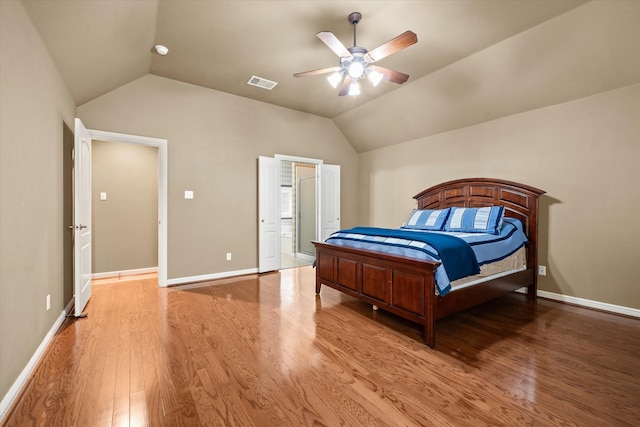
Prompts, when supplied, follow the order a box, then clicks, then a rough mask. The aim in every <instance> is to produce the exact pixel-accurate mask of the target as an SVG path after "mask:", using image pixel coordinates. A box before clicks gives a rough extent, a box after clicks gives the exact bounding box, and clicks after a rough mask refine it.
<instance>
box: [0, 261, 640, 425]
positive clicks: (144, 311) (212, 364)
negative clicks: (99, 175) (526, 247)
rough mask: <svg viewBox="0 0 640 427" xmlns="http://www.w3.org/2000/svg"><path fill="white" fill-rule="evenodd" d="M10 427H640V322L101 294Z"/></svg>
mask: <svg viewBox="0 0 640 427" xmlns="http://www.w3.org/2000/svg"><path fill="white" fill-rule="evenodd" d="M87 312H88V313H89V316H88V317H87V318H85V319H67V320H66V321H65V323H64V324H63V326H62V328H61V329H60V331H59V332H58V333H57V335H56V337H55V338H54V341H53V343H52V344H51V346H50V348H49V349H48V351H47V353H46V354H45V356H44V357H43V360H42V362H41V363H40V364H39V366H38V367H37V368H36V371H35V373H34V375H33V377H32V378H31V380H30V382H29V383H28V385H27V387H26V388H25V390H24V393H23V395H22V396H21V398H20V399H19V401H18V402H17V404H16V405H15V406H14V407H13V408H12V410H11V412H10V413H9V414H8V416H7V418H6V419H5V420H4V422H3V425H5V426H26V425H29V426H31V425H46V426H109V425H118V426H122V425H124V426H126V425H131V426H182V425H184V426H200V425H207V426H208V425H229V426H306V425H308V426H311V425H313V426H418V425H423V426H447V425H451V426H478V425H491V426H496V425H505V426H520V425H522V426H532V425H535V426H557V425H579V426H625V425H628V426H637V425H640V357H639V354H640V353H639V350H640V320H638V319H632V318H627V317H622V316H616V315H613V314H608V313H603V312H598V311H592V310H587V309H583V308H579V307H574V306H570V305H564V304H561V303H557V302H553V301H548V300H543V299H538V301H537V303H532V302H530V301H527V300H526V299H525V297H524V296H523V295H520V294H512V295H508V296H505V297H503V298H500V299H498V300H495V301H493V302H490V303H488V304H485V305H483V306H481V307H477V308H474V309H471V310H469V311H466V312H464V313H462V314H459V315H455V316H451V317H449V318H446V319H443V320H441V321H438V323H437V328H436V330H437V337H436V347H435V348H434V349H429V348H428V347H426V346H425V345H424V344H423V343H422V340H421V337H420V333H419V331H420V329H421V328H420V327H419V326H417V325H414V324H411V323H409V322H406V321H404V320H402V319H399V318H397V317H395V316H392V315H389V314H388V313H384V312H382V311H378V312H374V311H372V310H371V307H370V306H368V305H366V304H364V303H361V302H358V301H356V300H354V299H353V298H350V297H347V296H345V295H342V294H340V293H338V292H337V291H335V290H333V289H329V288H326V287H323V289H322V291H321V296H320V297H319V298H316V296H315V294H314V270H313V269H312V268H311V267H302V268H294V269H289V270H285V271H282V272H281V273H272V274H266V275H262V276H258V275H251V276H245V277H241V278H235V279H224V280H218V281H215V282H209V283H200V284H197V285H193V286H183V287H179V288H170V289H161V288H158V287H157V285H156V284H155V282H154V280H153V279H146V280H136V281H122V282H119V283H114V284H108V285H102V286H95V287H94V288H93V296H92V298H91V300H90V302H89V305H88V306H87Z"/></svg>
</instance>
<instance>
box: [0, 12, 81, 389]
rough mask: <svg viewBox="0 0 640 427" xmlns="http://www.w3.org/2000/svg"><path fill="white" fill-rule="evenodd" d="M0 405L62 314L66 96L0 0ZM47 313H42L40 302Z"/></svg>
mask: <svg viewBox="0 0 640 427" xmlns="http://www.w3.org/2000/svg"><path fill="white" fill-rule="evenodd" d="M0 94H1V96H0V218H1V221H0V399H2V398H3V397H4V396H5V394H6V393H7V391H8V390H9V388H10V387H11V385H12V384H13V383H14V381H15V380H16V378H17V377H18V375H19V374H20V372H21V371H22V370H23V369H24V367H25V366H26V365H27V362H28V361H29V359H30V358H31V357H32V356H33V354H34V353H35V351H36V349H37V348H38V346H39V345H40V343H41V342H42V341H43V339H44V337H45V336H46V334H47V333H48V332H49V330H50V329H51V326H52V325H53V324H54V323H55V321H56V319H57V318H58V317H59V316H60V314H61V313H62V310H63V308H64V306H63V305H64V303H65V302H66V301H63V298H64V297H63V295H64V290H63V289H64V287H63V276H64V272H63V254H62V248H63V233H68V232H69V231H68V230H66V229H64V227H63V218H62V212H63V208H62V200H63V198H62V141H63V122H64V123H66V124H67V125H68V126H69V127H70V128H73V117H74V110H75V106H74V103H73V100H72V99H71V95H70V93H69V91H68V90H67V88H66V86H65V84H64V82H63V81H62V79H61V77H60V75H59V74H58V72H57V70H56V68H55V66H54V64H53V62H52V61H51V58H50V56H49V54H48V53H47V51H46V50H45V47H44V45H43V43H42V41H41V40H40V38H39V36H38V34H37V32H36V31H35V29H34V28H33V26H32V25H31V21H29V18H28V17H27V15H26V13H25V11H24V8H23V6H22V4H21V3H20V2H17V1H5V0H2V1H0ZM48 294H50V295H51V310H49V311H46V296H47V295H48Z"/></svg>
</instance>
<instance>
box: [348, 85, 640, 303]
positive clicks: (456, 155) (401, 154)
mask: <svg viewBox="0 0 640 427" xmlns="http://www.w3.org/2000/svg"><path fill="white" fill-rule="evenodd" d="M639 118H640V84H636V85H632V86H628V87H624V88H621V89H617V90H613V91H608V92H604V93H601V94H598V95H594V96H590V97H587V98H583V99H579V100H576V101H572V102H567V103H563V104H559V105H555V106H552V107H547V108H542V109H538V110H534V111H530V112H526V113H521V114H517V115H513V116H509V117H505V118H502V119H498V120H494V121H490V122H487V123H483V124H480V125H476V126H470V127H467V128H462V129H458V130H455V131H451V132H445V133H442V134H439V135H435V136H430V137H425V138H419V139H416V140H413V141H408V142H405V143H402V144H398V145H394V146H391V147H387V148H383V149H378V150H373V151H370V152H367V153H363V154H360V156H359V178H358V181H359V188H360V190H361V191H360V193H359V194H360V198H359V201H358V203H359V205H360V206H361V209H360V211H359V212H360V214H359V217H358V222H359V223H362V224H367V225H372V226H381V227H395V226H398V225H399V224H400V223H402V222H403V221H404V220H405V219H406V216H408V214H409V212H410V211H411V209H413V208H414V207H415V201H414V200H413V199H412V196H414V195H415V194H417V193H419V192H420V191H421V190H423V189H425V188H427V187H429V186H431V185H434V184H437V183H439V182H443V181H447V180H450V179H457V178H464V177H492V178H503V179H508V180H513V181H518V182H522V183H526V184H529V185H532V186H534V187H537V188H540V189H542V190H545V191H546V192H547V194H545V195H544V196H543V197H542V199H541V201H540V207H541V218H540V220H541V228H540V232H539V234H540V235H539V238H540V249H539V262H540V264H543V265H546V266H547V276H545V277H541V278H540V289H541V290H545V291H549V292H554V293H560V294H563V295H570V296H575V297H579V298H585V299H589V300H594V301H600V302H605V303H610V304H615V305H620V306H624V307H630V308H635V309H640V288H639V287H638V285H637V282H638V279H637V272H636V271H635V266H636V265H635V264H636V263H637V258H638V254H639V253H640V249H639V247H638V242H639V241H640V226H638V220H637V212H638V210H639V209H640V178H638V167H640V120H639Z"/></svg>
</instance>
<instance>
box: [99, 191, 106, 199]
mask: <svg viewBox="0 0 640 427" xmlns="http://www.w3.org/2000/svg"><path fill="white" fill-rule="evenodd" d="M100 200H107V193H106V192H104V191H101V192H100Z"/></svg>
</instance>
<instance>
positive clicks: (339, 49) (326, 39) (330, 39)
mask: <svg viewBox="0 0 640 427" xmlns="http://www.w3.org/2000/svg"><path fill="white" fill-rule="evenodd" d="M317 36H318V38H319V39H320V40H322V42H323V43H324V44H326V45H327V46H329V49H331V50H332V51H334V52H335V54H336V55H338V56H339V57H341V58H348V59H351V58H352V57H353V55H351V52H349V50H348V49H347V48H346V47H344V45H343V44H342V42H341V41H340V40H338V38H337V37H336V36H335V35H334V34H333V33H331V32H329V31H321V32H319V33H318V34H317Z"/></svg>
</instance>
